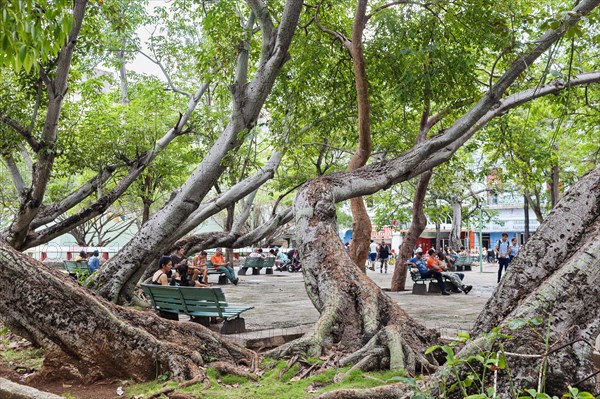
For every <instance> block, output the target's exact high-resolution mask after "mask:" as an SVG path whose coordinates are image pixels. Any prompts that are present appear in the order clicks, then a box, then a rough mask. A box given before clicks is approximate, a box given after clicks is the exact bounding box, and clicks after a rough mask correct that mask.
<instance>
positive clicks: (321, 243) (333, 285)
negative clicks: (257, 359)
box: [271, 177, 438, 373]
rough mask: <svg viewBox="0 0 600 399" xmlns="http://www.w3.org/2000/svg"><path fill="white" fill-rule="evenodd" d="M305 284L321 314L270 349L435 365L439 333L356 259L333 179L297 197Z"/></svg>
mask: <svg viewBox="0 0 600 399" xmlns="http://www.w3.org/2000/svg"><path fill="white" fill-rule="evenodd" d="M294 214H295V215H296V223H297V229H296V231H297V232H298V234H297V238H298V243H299V251H300V254H301V257H302V272H303V275H304V280H305V283H306V290H307V292H308V295H309V297H310V299H311V300H312V302H313V304H314V305H315V307H316V308H317V310H318V311H319V313H320V314H321V317H320V318H319V320H318V321H317V323H316V325H315V327H314V329H313V330H312V332H311V333H309V334H307V335H305V336H304V337H303V338H301V339H299V340H296V341H293V342H291V343H290V344H288V345H285V346H283V347H281V348H278V349H276V350H274V351H272V352H271V354H274V355H287V354H291V353H295V352H304V353H309V354H310V355H312V356H319V355H321V354H323V353H326V352H329V351H332V350H335V351H338V352H340V353H341V354H342V355H344V357H343V358H342V359H341V361H340V362H341V364H342V365H343V364H349V363H357V366H356V367H360V368H361V369H365V370H368V369H373V368H381V367H386V368H387V367H390V368H392V369H406V370H408V371H409V372H410V373H415V371H417V370H419V371H420V370H423V369H429V370H432V369H434V368H435V361H434V360H433V359H428V358H426V357H425V356H424V355H423V352H424V350H425V349H426V348H427V347H428V346H430V345H431V344H433V343H435V342H436V341H437V339H438V334H437V333H436V332H435V331H433V330H430V329H428V328H426V327H424V326H422V325H420V324H419V323H417V322H415V321H414V320H413V319H411V318H410V317H409V316H408V315H407V314H406V313H405V312H404V311H403V310H402V309H401V308H400V307H399V306H398V304H397V303H396V302H395V301H394V300H393V299H391V298H390V297H389V296H387V295H386V294H385V293H384V292H383V291H381V289H379V287H378V286H377V285H376V284H375V283H374V282H373V281H372V280H371V279H370V278H368V277H367V276H366V275H365V274H364V273H362V272H361V270H360V268H359V267H358V266H357V265H356V264H355V263H354V262H352V260H351V259H350V256H349V255H348V254H347V252H346V251H345V249H344V246H343V245H342V243H341V242H340V240H339V239H337V237H338V235H337V234H338V233H337V224H336V212H335V201H334V196H333V189H332V182H331V181H330V180H329V179H328V178H326V177H325V178H319V179H316V180H313V181H311V182H310V183H308V184H307V185H305V186H304V187H303V188H302V189H301V190H300V192H299V193H298V195H297V197H296V200H295V201H294Z"/></svg>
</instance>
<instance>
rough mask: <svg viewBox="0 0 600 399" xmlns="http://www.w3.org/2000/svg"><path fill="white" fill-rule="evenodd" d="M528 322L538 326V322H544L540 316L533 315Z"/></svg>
mask: <svg viewBox="0 0 600 399" xmlns="http://www.w3.org/2000/svg"><path fill="white" fill-rule="evenodd" d="M529 322H530V323H531V324H534V325H536V326H539V325H540V324H542V323H543V322H544V319H542V318H541V317H534V318H533V319H531V320H529Z"/></svg>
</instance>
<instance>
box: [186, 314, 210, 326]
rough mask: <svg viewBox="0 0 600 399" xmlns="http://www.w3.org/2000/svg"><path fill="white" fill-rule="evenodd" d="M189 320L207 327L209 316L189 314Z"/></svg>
mask: <svg viewBox="0 0 600 399" xmlns="http://www.w3.org/2000/svg"><path fill="white" fill-rule="evenodd" d="M190 321H192V322H194V323H198V324H202V325H203V326H204V327H208V326H209V325H210V317H204V316H191V317H190Z"/></svg>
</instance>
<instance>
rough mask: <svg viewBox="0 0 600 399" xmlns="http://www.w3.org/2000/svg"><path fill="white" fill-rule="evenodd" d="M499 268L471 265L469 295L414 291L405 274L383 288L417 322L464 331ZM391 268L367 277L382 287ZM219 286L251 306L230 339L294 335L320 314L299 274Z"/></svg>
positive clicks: (262, 276)
mask: <svg viewBox="0 0 600 399" xmlns="http://www.w3.org/2000/svg"><path fill="white" fill-rule="evenodd" d="M497 270H498V266H497V265H496V264H488V263H485V262H484V264H483V271H482V272H480V268H479V264H473V270H472V271H467V272H464V274H465V278H464V281H465V283H466V284H470V285H473V290H472V291H471V292H470V293H469V294H468V295H465V294H463V293H457V294H452V295H450V296H442V295H440V294H428V295H413V294H412V292H411V289H412V286H413V282H412V280H410V277H409V276H407V281H406V290H405V291H403V292H387V295H389V296H390V297H391V298H393V299H394V300H395V301H396V302H398V303H399V304H400V306H401V307H402V308H403V309H404V310H405V311H406V312H407V313H408V314H409V315H410V316H412V317H413V318H415V319H416V320H417V321H419V322H421V323H422V324H424V325H426V326H427V327H430V328H434V329H436V330H438V331H439V332H440V333H441V334H442V336H448V337H453V336H455V335H456V332H457V331H466V330H469V329H470V327H471V326H472V324H473V322H474V320H475V319H476V317H477V315H478V314H479V312H480V311H481V309H482V308H483V307H484V306H485V303H486V302H487V300H488V298H489V297H490V296H491V295H492V293H493V291H494V289H495V288H496V279H497V274H496V273H497ZM393 272H394V267H393V266H391V267H389V268H388V272H387V273H379V271H371V270H368V276H369V277H370V278H372V279H373V280H374V281H375V282H376V283H377V284H378V285H379V286H380V287H382V288H383V289H389V287H390V280H391V278H392V274H393ZM213 279H214V277H213ZM211 281H212V280H211ZM215 286H216V285H215ZM221 287H222V288H223V290H224V292H225V296H226V298H227V301H228V302H229V303H231V304H236V305H251V306H254V309H252V310H250V311H247V312H245V313H244V314H243V316H244V318H245V320H246V329H247V330H248V331H247V332H246V333H244V334H238V335H236V336H235V338H234V337H233V336H232V338H234V339H240V340H253V339H256V340H260V339H261V338H268V337H281V336H288V337H293V336H295V335H299V334H302V333H303V332H305V331H307V330H308V329H310V327H311V326H312V324H313V323H314V322H315V321H316V320H317V318H318V317H319V313H318V312H317V311H316V309H315V308H314V306H313V304H312V302H311V301H310V300H309V299H308V295H307V294H306V290H305V287H304V281H303V279H302V274H301V273H289V272H287V271H285V272H277V271H274V274H271V275H267V274H264V270H262V271H261V274H260V275H256V276H253V275H250V274H249V275H247V276H240V283H239V285H238V286H234V285H231V284H228V285H226V286H221Z"/></svg>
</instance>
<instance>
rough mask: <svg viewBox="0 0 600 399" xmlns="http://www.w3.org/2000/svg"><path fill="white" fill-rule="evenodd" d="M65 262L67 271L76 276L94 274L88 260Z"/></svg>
mask: <svg viewBox="0 0 600 399" xmlns="http://www.w3.org/2000/svg"><path fill="white" fill-rule="evenodd" d="M63 264H64V265H65V269H66V270H67V273H69V275H70V276H73V277H75V278H79V277H80V276H89V275H90V274H92V271H91V270H90V267H89V266H88V263H87V260H63Z"/></svg>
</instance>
